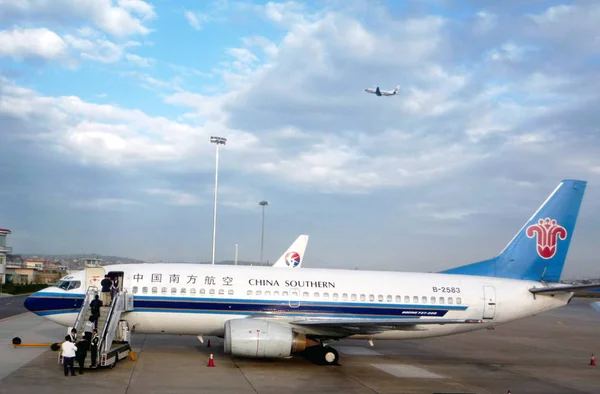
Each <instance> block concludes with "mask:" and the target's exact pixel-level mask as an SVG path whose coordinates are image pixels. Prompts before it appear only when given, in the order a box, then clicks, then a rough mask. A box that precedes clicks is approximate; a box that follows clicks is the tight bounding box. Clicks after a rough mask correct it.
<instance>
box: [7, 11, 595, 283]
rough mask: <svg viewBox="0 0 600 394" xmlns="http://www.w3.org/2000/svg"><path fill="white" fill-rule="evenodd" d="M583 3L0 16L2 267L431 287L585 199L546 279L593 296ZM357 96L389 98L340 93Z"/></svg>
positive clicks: (588, 57) (590, 64)
mask: <svg viewBox="0 0 600 394" xmlns="http://www.w3.org/2000/svg"><path fill="white" fill-rule="evenodd" d="M599 17H600V5H599V4H598V3H597V2H593V1H590V0H584V1H573V2H569V1H548V2H539V1H520V2H493V1H487V2H480V1H470V0H465V1H449V0H430V1H378V2H373V1H362V0H348V1H339V0H330V1H313V2H305V3H295V2H268V1H253V2H249V1H248V2H243V1H229V0H219V1H213V2H210V1H207V2H196V1H178V2H176V3H175V2H170V1H164V0H163V1H154V2H152V1H142V0H113V1H108V0H87V1H83V0H77V1H76V0H55V1H53V2H46V1H38V0H23V1H19V2H10V3H9V2H3V3H2V4H1V5H0V141H2V142H1V143H0V176H2V179H3V187H2V188H1V189H0V227H4V228H10V229H11V230H12V231H13V234H11V235H10V236H9V244H10V245H11V246H13V248H14V251H15V253H61V254H64V253H101V254H110V255H121V256H127V257H133V258H140V259H146V260H149V261H157V260H164V261H208V260H210V255H211V235H212V214H213V211H212V197H213V195H212V193H213V187H214V165H215V162H214V158H215V149H214V145H211V144H210V143H209V137H210V136H211V135H220V136H224V137H227V138H228V144H227V146H225V147H223V148H222V149H221V150H220V172H219V178H220V183H219V185H220V189H219V218H218V219H219V220H218V236H217V259H218V260H222V259H232V258H233V255H234V248H235V244H236V243H237V244H239V252H240V259H244V260H258V259H259V254H260V228H261V208H260V207H259V205H258V202H259V201H261V200H263V199H266V200H268V201H269V206H268V207H267V211H266V233H265V253H264V255H265V259H269V260H271V261H274V260H275V259H277V258H278V257H279V255H280V254H281V253H283V251H284V250H285V249H286V248H287V246H288V245H289V244H291V242H292V241H293V240H294V239H295V238H296V236H297V235H299V234H309V235H310V236H311V238H310V241H309V245H308V249H307V254H306V259H305V262H304V264H305V265H306V266H307V267H334V268H341V267H349V268H365V269H396V270H417V271H436V270H441V269H445V268H449V267H453V266H456V265H462V264H464V263H469V262H473V261H477V260H481V259H485V258H488V257H491V256H493V255H495V254H496V253H498V252H499V251H500V250H501V249H502V248H503V247H504V246H505V244H506V243H507V242H508V241H509V240H510V239H511V238H512V236H513V235H514V233H515V232H516V231H517V230H518V229H519V228H520V227H521V226H522V225H523V223H524V222H525V221H526V220H527V219H528V218H529V217H530V216H531V214H532V213H533V212H534V211H535V210H536V209H537V207H538V206H539V205H540V204H541V202H543V201H544V199H545V198H546V197H547V195H548V194H549V193H550V192H551V191H552V190H553V189H554V188H555V187H556V185H557V184H558V183H559V182H560V180H562V179H564V178H579V179H585V180H587V181H588V182H589V184H588V189H587V193H586V196H585V200H584V203H583V205H582V208H581V216H580V219H579V222H578V227H577V230H576V235H575V237H574V240H573V242H572V246H571V250H570V255H569V260H568V263H567V265H566V268H565V275H566V276H569V275H586V276H600V265H598V264H597V261H596V258H595V256H596V255H597V246H596V244H597V240H596V239H597V234H598V233H599V231H600V203H599V202H598V201H600V198H599V197H600V159H598V158H599V157H600V128H599V126H598V124H600V114H599V113H598V111H597V108H598V107H599V105H600V93H599V92H600V72H599V71H598V69H597V62H596V61H595V60H597V59H598V57H599V56H600V28H599V27H598V24H597V20H598V18H599ZM377 85H379V86H380V87H381V88H384V89H392V88H393V87H394V86H396V85H400V86H401V89H400V92H399V94H398V95H397V96H394V97H381V98H380V97H376V96H373V95H368V94H366V93H365V92H364V89H365V88H366V87H374V86H377Z"/></svg>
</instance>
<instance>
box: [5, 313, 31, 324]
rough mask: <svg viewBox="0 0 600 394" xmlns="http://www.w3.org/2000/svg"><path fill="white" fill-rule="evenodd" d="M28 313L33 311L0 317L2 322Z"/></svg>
mask: <svg viewBox="0 0 600 394" xmlns="http://www.w3.org/2000/svg"><path fill="white" fill-rule="evenodd" d="M28 313H31V312H23V313H19V314H18V315H14V316H9V317H5V318H4V319H0V323H2V322H3V321H7V320H10V319H14V318H15V317H19V316H24V315H27V314H28Z"/></svg>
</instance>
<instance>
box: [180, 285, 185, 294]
mask: <svg viewBox="0 0 600 394" xmlns="http://www.w3.org/2000/svg"><path fill="white" fill-rule="evenodd" d="M181 294H182V295H184V294H185V287H182V288H181Z"/></svg>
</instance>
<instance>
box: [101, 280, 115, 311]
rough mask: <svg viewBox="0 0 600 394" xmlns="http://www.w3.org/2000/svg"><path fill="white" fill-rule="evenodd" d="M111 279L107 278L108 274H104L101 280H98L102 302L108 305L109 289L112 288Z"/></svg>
mask: <svg viewBox="0 0 600 394" xmlns="http://www.w3.org/2000/svg"><path fill="white" fill-rule="evenodd" d="M112 285H113V283H112V281H111V280H110V279H109V277H108V275H105V276H104V279H102V282H100V286H102V291H101V293H102V304H103V305H104V306H110V290H111V288H112Z"/></svg>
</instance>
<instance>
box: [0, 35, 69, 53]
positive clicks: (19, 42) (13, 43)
mask: <svg viewBox="0 0 600 394" xmlns="http://www.w3.org/2000/svg"><path fill="white" fill-rule="evenodd" d="M66 54H67V44H66V43H65V41H63V39H62V38H61V37H60V36H59V35H58V34H56V33H54V32H53V31H51V30H48V29H46V28H37V29H13V30H4V31H0V55H3V56H10V57H12V58H13V59H15V60H24V59H29V58H42V59H47V60H56V59H60V58H64V57H65V55H66Z"/></svg>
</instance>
